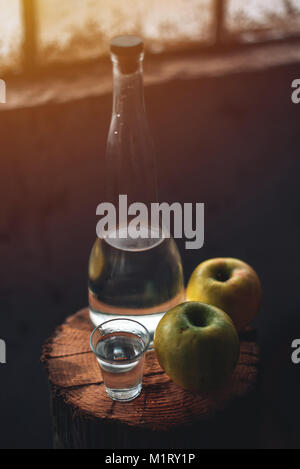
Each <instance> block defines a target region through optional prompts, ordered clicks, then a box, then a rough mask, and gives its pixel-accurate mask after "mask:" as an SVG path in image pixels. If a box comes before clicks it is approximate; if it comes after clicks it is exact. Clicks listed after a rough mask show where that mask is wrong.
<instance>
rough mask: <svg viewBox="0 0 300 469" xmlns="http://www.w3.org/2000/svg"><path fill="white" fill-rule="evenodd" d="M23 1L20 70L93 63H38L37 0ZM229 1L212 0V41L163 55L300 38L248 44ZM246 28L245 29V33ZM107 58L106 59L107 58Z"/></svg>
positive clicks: (27, 72) (29, 71) (38, 70)
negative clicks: (233, 26) (235, 28)
mask: <svg viewBox="0 0 300 469" xmlns="http://www.w3.org/2000/svg"><path fill="white" fill-rule="evenodd" d="M20 1H21V14H22V18H21V21H22V24H23V41H22V45H21V51H20V55H21V60H20V72H21V73H22V74H23V75H39V74H40V73H41V72H42V70H48V71H49V70H51V69H54V68H56V69H57V67H58V68H69V67H70V66H74V65H76V66H78V65H80V63H85V62H94V61H95V59H86V60H84V59H83V60H78V61H75V62H73V63H72V62H71V63H69V62H68V63H63V62H62V63H59V64H57V63H51V64H49V65H46V66H45V65H41V64H40V63H39V62H38V46H37V44H38V39H37V37H38V20H37V1H36V0H20ZM227 1H228V0H212V8H213V13H212V15H213V32H212V40H211V41H210V42H209V43H208V44H207V43H197V44H189V45H185V44H182V47H180V48H179V49H178V48H176V50H174V51H172V50H168V51H166V52H163V53H161V54H160V55H164V54H167V55H170V54H172V53H184V52H186V53H187V52H193V51H195V50H196V51H203V50H204V51H210V52H213V51H214V52H217V53H218V52H221V51H224V50H226V49H228V48H231V49H232V48H233V47H236V48H239V47H248V46H250V47H251V46H253V45H257V44H258V43H260V44H264V43H270V42H272V43H274V42H284V41H286V40H291V39H292V40H293V39H300V32H299V33H297V34H288V35H286V36H285V37H282V38H279V39H274V38H271V39H270V38H268V36H265V35H264V33H263V34H262V36H261V38H259V33H258V40H257V41H253V43H246V42H243V41H241V36H242V34H240V35H237V34H231V33H230V32H228V31H227V28H226V3H227ZM246 32H247V31H246V30H245V31H244V33H246ZM96 60H97V61H99V57H98V58H97V59H96ZM104 60H106V58H104ZM11 74H13V73H12V70H7V71H4V76H7V75H11Z"/></svg>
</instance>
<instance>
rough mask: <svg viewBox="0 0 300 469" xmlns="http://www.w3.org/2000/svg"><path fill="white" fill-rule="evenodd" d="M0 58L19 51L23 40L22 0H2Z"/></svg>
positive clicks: (0, 0)
mask: <svg viewBox="0 0 300 469" xmlns="http://www.w3.org/2000/svg"><path fill="white" fill-rule="evenodd" d="M0 29H1V36H0V59H2V58H4V59H5V60H7V58H8V57H9V56H11V55H14V54H16V53H17V52H18V49H19V47H20V43H21V41H22V36H23V34H22V25H21V2H20V0H0Z"/></svg>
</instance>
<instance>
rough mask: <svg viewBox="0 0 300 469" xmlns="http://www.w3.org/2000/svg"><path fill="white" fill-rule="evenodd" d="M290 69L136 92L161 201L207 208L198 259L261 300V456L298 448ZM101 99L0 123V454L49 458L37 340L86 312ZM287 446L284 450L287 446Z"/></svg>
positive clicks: (105, 114)
mask: <svg viewBox="0 0 300 469" xmlns="http://www.w3.org/2000/svg"><path fill="white" fill-rule="evenodd" d="M299 76H300V66H299V65H295V66H286V67H277V68H272V69H269V70H266V71H260V72H253V73H236V74H231V75H226V76H219V77H215V78H214V77H210V78H198V79H190V80H183V79H182V80H180V79H174V80H172V81H170V82H166V83H161V84H159V85H158V84H156V85H151V86H148V87H147V89H146V104H147V110H148V114H149V120H150V124H151V128H152V131H153V135H154V137H155V140H156V144H157V150H158V163H159V180H160V199H161V200H163V201H181V202H183V201H195V202H205V204H206V225H205V238H206V239H205V246H204V248H203V249H201V250H199V251H185V250H184V246H183V243H179V247H180V249H181V253H182V257H183V263H184V268H185V274H186V279H188V276H189V274H190V273H191V271H192V269H193V268H194V267H195V266H196V265H197V264H198V263H199V262H201V261H202V260H204V259H206V258H208V257H215V256H232V257H238V258H241V259H243V260H245V261H247V262H249V263H250V264H251V265H252V266H253V267H254V268H255V269H256V270H257V272H258V274H259V276H260V278H261V281H262V285H263V291H264V298H263V305H262V309H261V314H260V316H259V318H258V319H257V325H258V326H259V337H260V343H261V346H262V354H263V365H264V375H263V376H264V380H263V399H264V418H263V422H262V444H263V445H264V446H270V447H272V446H273V447H274V446H275V447H276V446H279V447H286V446H292V447H295V445H296V446H299V440H298V436H299V430H298V429H297V425H298V421H299V418H300V409H299V404H298V399H297V396H298V395H299V391H300V380H299V375H300V365H299V366H298V367H297V366H295V365H292V364H291V358H290V355H291V348H290V344H291V341H292V339H294V338H298V337H299V338H300V319H299V314H300V312H299V304H298V303H299V302H298V292H299V288H298V282H299V254H298V252H299V250H298V239H299V221H298V201H299V192H298V174H299V166H300V163H299V155H298V154H299V151H300V139H299V131H298V128H299V116H300V105H299V107H297V106H296V105H293V104H292V103H291V98H290V96H291V88H290V84H291V81H292V80H293V79H294V78H297V77H299ZM110 113H111V96H110V95H109V94H107V95H104V96H101V97H100V96H99V97H94V98H86V99H81V100H78V101H72V102H67V103H64V104H51V105H50V104H49V105H46V106H40V107H32V108H28V109H17V110H10V111H3V112H0V143H1V184H0V200H1V218H0V259H1V278H0V305H1V316H0V337H1V338H3V339H5V340H6V342H7V361H8V363H7V364H6V365H1V369H0V376H1V386H0V415H1V422H2V425H1V431H0V447H2V448H20V447H32V448H37V447H50V446H51V419H50V409H49V397H48V388H47V379H46V374H45V372H44V370H43V369H42V366H41V365H40V363H39V357H40V353H41V347H42V344H43V342H44V341H45V340H46V338H47V337H48V336H49V335H50V334H51V333H52V332H53V330H54V328H55V327H56V326H57V325H59V324H60V323H61V322H62V321H63V320H64V319H65V318H66V316H68V315H69V314H72V313H73V312H75V311H76V310H77V309H79V308H81V307H83V306H85V305H86V304H87V262H88V256H89V251H90V248H91V245H92V243H93V241H94V238H95V226H96V215H95V209H96V206H97V204H98V203H99V202H101V200H102V194H103V182H104V174H103V157H104V152H105V142H106V135H107V130H108V125H109V120H110ZM293 445H294V446H293Z"/></svg>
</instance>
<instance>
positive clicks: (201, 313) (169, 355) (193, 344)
mask: <svg viewBox="0 0 300 469" xmlns="http://www.w3.org/2000/svg"><path fill="white" fill-rule="evenodd" d="M154 348H155V352H156V356H157V359H158V361H159V363H160V365H161V367H162V368H163V369H164V370H165V372H166V373H167V374H168V375H169V377H170V378H171V379H172V381H174V383H176V384H178V385H179V386H182V387H184V388H186V389H189V390H191V391H198V392H202V393H203V392H205V393H207V392H209V391H214V390H217V389H219V388H222V387H223V386H224V385H225V384H226V382H227V381H228V379H229V378H230V376H231V374H232V372H233V370H234V368H235V366H236V364H237V361H238V358H239V351H240V344H239V338H238V334H237V332H236V329H235V327H234V325H233V323H232V321H231V319H230V317H229V316H228V315H227V314H226V313H224V311H221V310H220V309H219V308H216V307H215V306H210V305H206V304H203V303H199V302H197V301H192V302H186V303H182V304H180V305H178V306H175V307H174V308H172V309H170V310H169V311H168V312H167V313H166V314H165V315H164V316H163V318H162V319H161V321H160V322H159V324H158V326H157V329H156V331H155V336H154Z"/></svg>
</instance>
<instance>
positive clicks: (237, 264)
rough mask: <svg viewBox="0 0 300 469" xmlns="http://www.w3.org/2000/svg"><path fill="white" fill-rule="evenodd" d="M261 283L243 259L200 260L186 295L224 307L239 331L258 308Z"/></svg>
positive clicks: (192, 298)
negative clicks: (200, 262)
mask: <svg viewBox="0 0 300 469" xmlns="http://www.w3.org/2000/svg"><path fill="white" fill-rule="evenodd" d="M261 295H262V293H261V285H260V281H259V278H258V276H257V274H256V272H255V271H254V270H253V269H252V267H250V265H248V264H246V263H245V262H243V261H240V260H238V259H231V258H217V259H210V260H208V261H205V262H202V264H200V265H198V267H197V268H196V269H195V270H194V272H193V274H192V276H191V278H190V280H189V282H188V286H187V291H186V299H187V300H189V301H201V302H203V303H208V304H210V305H214V306H217V307H218V308H220V309H222V310H223V311H225V312H226V313H227V314H228V315H229V316H230V317H231V319H232V321H233V323H234V325H235V327H236V329H237V330H238V331H239V332H240V331H242V330H243V329H244V328H245V327H246V326H248V325H249V324H250V322H251V321H252V320H253V318H254V317H255V316H256V314H257V313H258V311H259V307H260V302H261Z"/></svg>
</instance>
